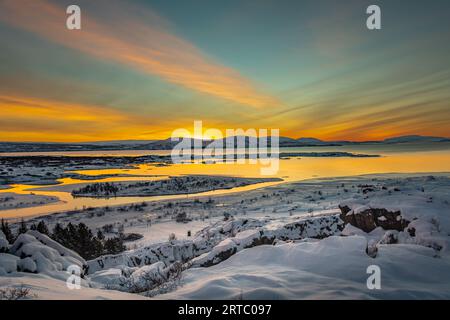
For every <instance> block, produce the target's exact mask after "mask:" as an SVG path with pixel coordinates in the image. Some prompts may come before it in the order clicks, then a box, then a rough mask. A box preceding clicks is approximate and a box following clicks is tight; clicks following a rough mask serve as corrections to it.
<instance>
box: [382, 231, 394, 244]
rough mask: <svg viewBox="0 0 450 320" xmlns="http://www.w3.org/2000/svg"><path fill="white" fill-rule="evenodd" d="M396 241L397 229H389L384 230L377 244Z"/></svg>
mask: <svg viewBox="0 0 450 320" xmlns="http://www.w3.org/2000/svg"><path fill="white" fill-rule="evenodd" d="M397 242H398V231H397V230H389V231H386V232H385V233H384V235H383V237H382V238H381V240H380V241H379V242H378V243H379V244H394V243H397Z"/></svg>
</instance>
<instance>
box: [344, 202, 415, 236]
mask: <svg viewBox="0 0 450 320" xmlns="http://www.w3.org/2000/svg"><path fill="white" fill-rule="evenodd" d="M339 209H340V210H341V214H340V218H341V219H342V220H343V221H344V222H345V223H346V224H347V223H350V224H351V225H352V226H355V227H357V228H359V229H361V230H363V231H364V232H371V231H372V230H373V229H375V228H376V227H382V228H383V229H384V230H397V231H403V230H404V229H405V228H406V227H407V226H408V224H409V221H407V220H405V219H403V218H402V215H401V213H400V211H388V210H386V209H384V208H370V207H367V206H362V207H358V208H356V209H351V208H349V207H348V206H346V205H340V206H339Z"/></svg>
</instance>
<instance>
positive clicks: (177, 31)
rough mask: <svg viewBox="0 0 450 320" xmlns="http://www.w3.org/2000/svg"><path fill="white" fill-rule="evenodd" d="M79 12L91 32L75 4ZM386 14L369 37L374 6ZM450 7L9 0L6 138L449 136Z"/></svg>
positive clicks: (255, 0) (5, 3) (5, 7)
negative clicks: (239, 132)
mask: <svg viewBox="0 0 450 320" xmlns="http://www.w3.org/2000/svg"><path fill="white" fill-rule="evenodd" d="M71 4H77V5H78V6H79V7H80V8H81V23H82V27H81V30H68V29H67V28H66V19H67V17H68V15H67V14H66V8H67V6H68V5H71ZM371 4H377V5H379V6H380V8H381V19H382V20H381V21H382V29H381V30H368V29H367V27H366V19H367V17H368V15H367V14H366V8H367V7H368V6H369V5H371ZM449 13H450V2H449V1H448V0H433V1H412V0H409V1H406V0H402V1H400V0H390V1H387V0H386V1H376V0H367V1H366V0H354V1H353V0H346V1H335V0H308V1H303V0H293V1H291V0H227V1H219V0H147V1H144V0H133V1H131V0H130V1H120V0H108V1H105V0H96V1H88V0H77V1H73V0H70V1H66V0H58V1H56V0H33V1H27V0H0V38H1V50H0V62H1V63H0V111H1V114H0V141H43V142H81V141H83V142H84V141H101V140H131V139H137V140H144V139H166V138H168V137H170V136H171V133H172V132H173V131H174V130H175V129H178V128H186V129H188V130H192V127H193V123H194V121H195V120H201V121H203V127H204V129H207V128H217V129H219V130H223V131H224V132H225V130H226V129H237V128H243V129H249V128H254V129H279V130H280V134H281V135H282V136H287V137H292V138H299V137H315V138H319V139H324V140H354V141H362V140H380V139H384V138H388V137H393V136H400V135H409V134H421V135H433V136H444V137H450V103H449V101H450V58H449V57H450V41H448V39H450V19H449Z"/></svg>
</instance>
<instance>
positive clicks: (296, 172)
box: [0, 143, 450, 218]
mask: <svg viewBox="0 0 450 320" xmlns="http://www.w3.org/2000/svg"><path fill="white" fill-rule="evenodd" d="M334 151H342V152H352V153H365V154H379V155H381V157H376V158H349V157H345V158H338V157H336V158H334V157H328V158H308V157H302V158H290V159H282V160H280V164H279V171H278V172H277V173H276V174H275V175H273V177H279V178H282V179H283V180H284V182H291V181H301V180H307V179H313V178H323V177H330V178H331V177H345V176H354V175H363V174H381V173H439V172H450V143H439V144H438V145H436V144H426V145H417V144H413V145H411V144H398V145H352V146H339V147H302V148H281V149H280V152H334ZM148 154H158V155H167V154H170V150H160V151H158V150H151V151H135V150H121V151H101V152H89V151H82V152H47V153H45V154H44V153H39V154H36V153H33V155H60V156H71V155H72V156H73V155H77V156H79V155H86V156H88V155H91V156H98V155H108V156H111V155H115V156H130V155H132V156H138V155H148ZM3 155H5V154H3ZM9 155H11V154H9ZM15 155H24V156H25V155H27V156H29V155H30V153H21V154H15ZM260 168H261V167H260V165H254V164H248V163H247V164H236V163H232V164H230V163H215V164H176V165H170V166H155V165H153V164H140V165H138V166H137V167H136V168H127V169H105V170H81V171H75V172H77V173H82V174H86V175H93V176H96V175H101V174H133V175H153V176H154V177H125V178H124V177H114V178H106V179H94V180H89V181H86V180H76V179H69V178H66V179H61V180H59V182H60V184H59V185H55V186H45V190H39V189H40V188H42V186H30V185H22V184H19V185H12V188H11V189H7V190H0V193H2V192H3V193H4V192H16V193H21V194H29V193H30V192H33V193H34V194H37V195H53V196H57V197H58V198H59V199H60V200H61V201H60V202H57V203H53V204H48V205H43V206H37V207H31V208H22V209H13V210H2V211H0V217H5V218H18V217H30V216H39V215H46V214H51V213H55V212H61V211H68V210H76V209H82V208H83V207H100V206H107V205H108V206H113V205H120V204H129V203H134V202H141V201H157V200H166V199H180V198H186V197H193V196H196V197H198V196H214V195H222V194H230V193H237V192H245V191H249V190H253V189H256V188H262V187H267V186H271V185H275V184H278V183H280V182H267V183H260V184H255V185H250V186H245V187H239V188H233V189H229V190H216V191H209V192H203V193H197V194H188V195H171V196H152V197H118V198H110V199H94V198H73V197H72V195H71V194H70V192H69V191H61V190H58V188H59V189H60V188H61V186H70V185H71V184H78V183H94V182H107V181H109V182H113V181H130V180H154V179H161V178H165V177H168V176H176V175H198V174H202V175H216V176H217V175H226V176H239V177H259V176H260ZM53 187H54V189H52V188H53Z"/></svg>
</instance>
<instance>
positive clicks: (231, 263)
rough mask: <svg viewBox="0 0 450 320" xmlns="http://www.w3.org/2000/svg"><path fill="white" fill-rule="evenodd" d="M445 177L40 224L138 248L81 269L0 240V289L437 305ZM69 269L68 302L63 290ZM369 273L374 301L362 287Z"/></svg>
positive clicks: (168, 205)
mask: <svg viewBox="0 0 450 320" xmlns="http://www.w3.org/2000/svg"><path fill="white" fill-rule="evenodd" d="M448 176H449V175H448V174H433V175H425V176H424V175H423V174H422V175H372V176H359V177H347V178H337V179H318V180H310V181H303V182H296V183H286V184H281V185H277V186H272V187H268V188H264V189H260V190H252V191H249V192H245V193H240V194H232V195H224V196H216V197H211V198H210V197H199V198H192V199H185V200H184V199H183V200H166V201H158V202H154V203H150V202H149V203H146V204H145V205H144V204H141V205H139V206H135V207H132V206H118V207H112V208H109V209H107V210H105V209H103V211H102V210H101V209H100V208H95V209H92V210H84V211H80V212H77V213H76V214H74V213H61V214H58V215H52V216H48V217H43V218H39V219H41V220H45V221H46V222H47V223H48V224H49V226H52V223H53V224H54V223H55V222H56V221H57V222H60V223H68V222H80V221H82V222H84V223H86V224H87V225H88V226H89V227H90V228H93V229H94V230H96V229H100V228H101V227H102V225H103V224H105V223H110V224H113V226H114V228H118V226H119V225H121V226H122V227H123V229H124V230H125V232H126V233H128V232H136V233H140V234H142V235H143V236H144V237H143V238H142V239H140V240H137V241H135V242H131V243H128V247H129V250H128V251H125V252H124V253H121V254H117V255H113V256H111V255H110V256H102V257H99V258H96V259H94V260H91V261H84V260H83V259H82V258H79V257H77V256H76V254H75V253H73V254H72V253H70V254H69V253H67V251H66V250H67V249H65V248H63V247H62V246H58V245H57V244H54V243H53V242H51V241H52V240H50V239H48V238H46V237H45V236H43V235H40V234H36V231H29V233H28V234H25V235H22V236H21V237H22V239H18V240H16V243H7V241H6V240H5V237H4V236H3V235H2V234H0V252H3V253H0V255H1V257H0V274H1V276H0V287H1V289H3V290H6V289H5V288H8V287H11V286H16V287H17V286H21V285H23V286H25V287H27V288H30V293H29V295H28V298H36V299H39V298H41V299H45V298H49V299H53V298H65V299H80V298H82V299H92V298H111V299H129V298H134V297H136V298H142V297H151V298H157V299H179V298H186V299H304V298H307V299H321V298H327V299H359V298H381V299H398V298H402V299H404V298H412V299H417V298H425V299H434V298H439V299H449V298H450V272H448V270H450V249H449V248H450V247H449V240H450V238H449V237H450V178H449V177H448ZM180 212H182V213H183V217H185V218H186V219H185V220H181V221H180V222H177V217H179V214H180ZM39 219H37V218H36V219H34V222H37V220H39ZM187 231H191V232H190V233H191V236H189V235H188V234H187ZM112 232H113V233H114V232H115V231H114V230H113V231H112ZM170 233H174V234H175V238H176V239H174V238H173V237H172V240H168V238H169V234H170ZM19 240H20V241H19ZM18 241H19V243H17V242H18ZM50 249H51V250H50ZM27 250H28V251H27ZM73 263H75V264H77V265H79V266H80V267H81V268H82V270H83V271H82V273H83V277H84V278H83V280H82V281H81V289H80V290H69V289H67V287H66V283H65V279H67V278H68V276H69V274H68V273H67V268H68V266H69V265H70V264H73ZM371 265H375V266H378V267H379V268H380V271H381V278H380V281H381V283H380V284H381V289H379V290H378V289H373V290H371V289H369V288H368V287H367V283H366V282H367V279H368V277H369V276H370V274H368V273H367V268H368V267H369V266H371ZM30 272H34V273H30Z"/></svg>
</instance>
